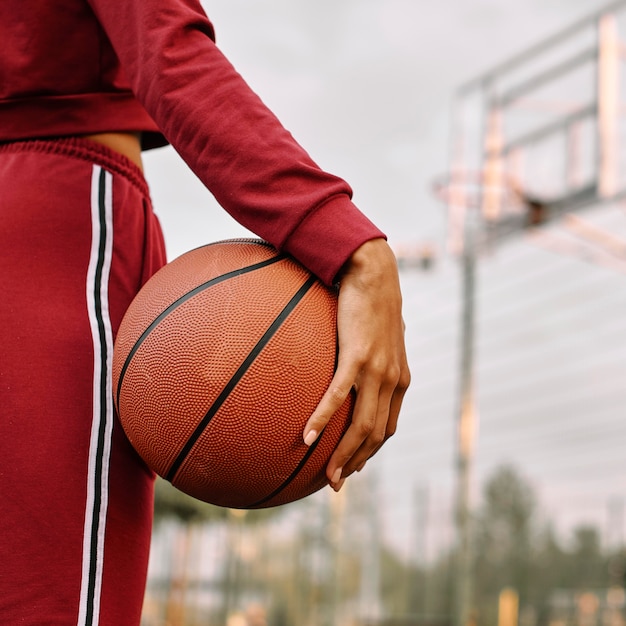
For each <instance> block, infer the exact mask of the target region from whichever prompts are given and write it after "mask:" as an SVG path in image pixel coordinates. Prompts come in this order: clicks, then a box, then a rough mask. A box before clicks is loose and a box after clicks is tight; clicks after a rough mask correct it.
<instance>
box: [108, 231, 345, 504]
mask: <svg viewBox="0 0 626 626" xmlns="http://www.w3.org/2000/svg"><path fill="white" fill-rule="evenodd" d="M336 312H337V293H336V291H335V290H333V289H330V288H328V287H326V286H325V285H324V284H323V283H321V282H320V281H319V280H318V279H317V278H316V277H315V276H313V275H312V274H311V273H310V272H308V270H306V269H305V268H303V267H302V266H301V265H300V264H299V263H297V262H296V261H295V260H293V259H292V258H291V257H289V256H286V255H283V254H279V253H278V252H277V251H276V249H275V248H273V247H272V246H271V245H269V244H268V243H266V242H264V241H262V240H258V239H240V240H229V241H221V242H216V243H212V244H209V245H206V246H203V247H201V248H197V249H195V250H192V251H190V252H187V253H186V254H183V255H182V256H180V257H178V258H177V259H175V260H174V261H172V262H170V263H168V264H167V265H166V266H165V267H163V268H162V269H161V270H159V271H158V272H157V273H156V274H155V275H154V276H153V277H152V278H151V279H150V280H149V281H148V282H147V283H146V284H145V285H144V287H143V288H142V289H141V291H140V292H139V294H138V295H137V296H136V298H135V299H134V300H133V302H132V303H131V305H130V307H129V309H128V311H127V312H126V314H125V316H124V319H123V320H122V323H121V326H120V328H119V331H118V333H117V337H116V341H115V350H114V355H113V393H114V400H115V407H116V409H117V412H118V415H119V419H120V422H121V424H122V426H123V428H124V430H125V432H126V435H127V437H128V439H129V440H130V442H131V444H132V445H133V446H134V448H135V450H136V451H137V452H138V454H139V455H140V456H141V457H142V459H143V460H144V461H145V463H146V464H147V465H148V466H149V467H150V468H151V469H152V470H153V471H154V472H156V473H157V474H158V475H159V476H161V477H163V478H165V479H166V480H168V481H169V482H171V483H172V484H173V485H174V486H175V487H177V488H178V489H180V490H181V491H183V492H185V493H187V494H189V495H191V496H193V497H195V498H197V499H199V500H202V501H204V502H209V503H211V504H216V505H219V506H225V507H229V508H265V507H272V506H277V505H281V504H286V503H288V502H292V501H294V500H298V499H300V498H303V497H306V496H308V495H310V494H312V493H313V492H315V491H318V490H319V489H321V488H322V487H324V486H325V485H326V484H327V483H328V481H327V478H326V475H325V468H326V465H327V463H328V460H329V459H330V456H331V454H332V452H333V451H334V449H335V448H336V446H337V443H338V442H339V440H340V438H341V437H342V435H343V434H344V432H345V431H346V429H347V427H348V425H349V423H350V419H351V415H352V409H353V402H354V399H353V397H352V395H350V396H349V397H348V399H347V400H346V402H345V403H344V404H343V406H342V407H341V408H340V410H339V411H337V413H336V414H335V415H334V416H333V418H332V419H331V420H330V422H329V423H328V425H327V426H326V428H325V429H324V431H323V432H322V433H321V434H320V436H319V437H318V439H317V440H316V441H315V442H314V443H313V444H312V445H311V446H307V445H306V444H305V443H304V442H303V440H302V433H303V430H304V426H305V424H306V422H307V420H308V418H309V417H310V416H311V414H312V412H313V410H314V409H315V407H316V406H317V404H318V403H319V401H320V399H321V398H322V395H323V394H324V392H325V391H326V389H327V387H328V385H329V383H330V380H331V379H332V376H333V374H334V370H335V366H336V360H337V326H336Z"/></svg>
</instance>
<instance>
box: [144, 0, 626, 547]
mask: <svg viewBox="0 0 626 626" xmlns="http://www.w3.org/2000/svg"><path fill="white" fill-rule="evenodd" d="M203 4H204V6H205V8H206V10H207V13H208V14H209V16H210V17H211V19H212V21H213V22H214V24H215V26H216V31H217V39H218V44H219V46H220V47H221V48H222V49H223V50H224V52H225V53H226V54H227V56H229V57H230V59H231V61H233V63H234V64H235V66H236V67H237V68H238V69H239V71H240V72H241V73H242V74H243V75H244V77H245V78H246V79H247V80H248V82H249V83H250V84H251V86H252V87H253V88H254V89H255V91H257V93H259V95H260V96H261V97H262V98H263V99H264V101H265V102H266V103H267V104H268V105H269V106H270V108H272V109H273V110H274V112H275V113H276V114H277V115H278V117H279V118H280V119H281V120H282V121H283V123H284V125H285V126H286V127H287V128H288V129H289V130H290V131H291V132H292V133H293V134H294V136H295V137H296V139H297V140H298V141H299V142H300V143H301V144H302V145H303V146H304V147H305V148H306V149H307V150H308V151H309V153H310V154H311V155H312V156H313V158H314V159H315V160H316V161H317V162H318V163H319V164H320V165H321V166H322V167H324V168H325V169H328V170H330V171H332V172H333V173H336V174H339V175H340V176H343V177H344V178H346V179H347V180H348V181H349V182H350V184H351V185H352V187H353V188H354V191H355V195H354V199H355V202H356V203H357V205H358V206H359V207H360V208H361V209H362V210H363V211H364V212H365V213H366V214H367V215H368V216H369V217H371V218H372V219H373V220H374V221H375V222H376V223H377V224H379V225H380V227H381V228H382V229H383V230H384V231H385V232H386V233H387V234H388V235H389V238H390V241H391V243H392V244H393V245H396V246H398V245H400V244H403V243H416V242H421V241H424V240H430V241H434V242H435V244H436V245H437V246H438V247H441V244H442V241H443V237H444V228H445V223H446V222H445V208H444V207H442V206H441V205H440V204H439V203H438V202H437V201H436V200H435V199H434V198H433V196H432V193H431V184H432V180H433V179H434V178H435V177H436V176H438V175H439V174H441V173H443V172H444V171H445V170H446V168H447V167H448V152H449V141H450V138H449V131H450V128H449V105H450V100H451V96H452V93H453V91H454V89H455V87H457V86H458V85H459V83H462V82H464V81H466V80H468V79H470V78H473V77H475V76H476V75H478V74H480V73H482V72H484V71H486V70H488V69H489V68H490V67H492V66H494V65H496V64H498V63H500V62H501V61H503V60H505V59H507V58H508V57H510V56H511V55H513V54H514V53H517V52H520V51H523V50H524V49H525V48H527V47H529V46H530V45H532V44H533V43H535V42H537V41H539V40H541V39H542V38H544V37H547V36H549V35H551V34H553V33H554V32H555V31H558V30H559V29H562V28H563V27H565V26H568V25H569V24H571V23H572V22H574V21H576V20H578V19H580V18H581V17H584V16H585V15H587V14H589V13H590V12H592V11H594V10H596V9H599V8H601V7H603V6H604V5H605V4H606V3H605V2H600V1H598V0H517V1H515V2H514V1H512V0H437V1H436V2H433V1H432V0H315V2H313V1H309V2H305V1H304V0H204V2H203ZM146 172H147V178H148V182H149V184H150V187H151V189H152V193H153V196H154V204H155V208H156V210H157V212H158V214H159V215H160V217H161V220H162V222H163V225H164V228H165V235H166V241H167V243H168V248H169V252H170V257H173V256H177V255H178V254H180V253H182V252H184V251H185V250H187V249H190V248H193V247H195V246H197V245H201V244H203V243H206V242H208V241H212V240H215V239H222V238H227V237H231V236H239V235H240V234H241V233H242V232H243V231H242V229H241V227H239V226H238V225H236V224H235V223H234V222H233V221H232V220H231V219H230V218H229V217H228V216H226V215H225V214H224V213H223V212H222V211H221V210H220V209H218V208H217V207H216V206H215V204H214V202H213V201H212V199H211V196H210V194H209V193H208V192H207V191H206V190H205V189H204V188H203V187H202V186H201V185H200V183H198V182H197V181H196V179H195V178H194V177H193V175H192V174H190V173H189V172H188V170H187V169H186V167H185V166H184V165H183V164H182V163H181V162H180V161H179V160H178V158H177V157H176V155H175V153H174V152H173V150H171V149H169V148H166V149H161V150H157V151H153V152H152V153H150V154H148V155H147V156H146ZM597 216H598V217H597V219H599V220H604V221H605V223H606V224H607V225H608V226H609V227H610V228H611V229H612V230H613V231H614V232H617V233H622V234H623V235H624V236H626V214H624V212H623V210H622V209H621V208H619V207H617V208H615V209H613V210H607V211H603V212H598V213H597ZM625 278H626V277H625V276H624V274H619V273H618V272H617V271H614V270H611V269H607V268H599V267H597V266H595V265H593V264H590V263H585V262H584V261H581V260H576V259H570V258H565V257H561V256H559V255H557V254H555V253H554V252H545V251H541V250H539V249H537V248H535V247H531V246H530V245H529V244H527V243H524V242H519V241H517V242H512V243H511V244H510V245H508V246H507V247H506V248H504V249H502V250H499V251H497V252H493V253H492V254H490V255H489V256H488V258H485V259H483V260H482V261H481V270H480V275H479V285H480V288H479V294H478V297H479V303H478V306H479V320H478V326H479V328H478V330H479V344H478V364H477V369H478V386H479V405H480V406H479V413H480V417H481V427H480V436H479V440H478V448H477V460H476V471H475V484H476V488H478V485H479V484H480V482H481V480H482V479H483V478H484V476H485V475H486V474H488V473H489V471H491V470H492V469H493V467H495V466H496V465H497V464H498V463H500V462H502V461H506V460H509V459H510V460H513V461H514V462H516V463H517V464H518V466H520V467H521V468H522V471H523V472H524V473H525V474H526V475H527V476H528V477H529V479H530V480H532V481H533V483H534V484H535V485H536V487H537V489H538V492H539V494H540V496H541V498H542V499H543V500H544V504H545V506H546V510H547V511H548V512H549V514H550V515H551V516H553V517H556V518H557V519H556V521H557V522H558V523H559V524H561V525H562V526H563V527H568V525H571V524H573V523H578V522H581V521H586V520H591V521H594V522H595V523H599V524H602V523H604V521H605V519H606V503H607V500H608V499H609V498H611V497H613V496H615V495H622V494H623V495H626V481H625V472H624V470H623V467H622V466H623V463H621V458H623V452H622V450H623V445H622V444H623V443H626V429H624V428H622V429H620V419H619V418H620V416H622V417H623V414H624V409H622V408H620V407H623V406H626V391H624V385H623V383H622V380H623V378H624V376H623V372H624V366H626V348H625V347H624V346H625V345H626V321H625V320H626V316H625V315H624V310H625V309H624V306H625V305H626V288H625V284H624V279H625ZM403 285H404V289H405V318H406V320H407V338H408V343H409V354H410V359H411V366H412V369H413V373H414V384H413V389H412V390H411V392H410V393H409V395H408V397H407V400H406V409H405V411H404V414H403V418H402V422H401V427H400V430H399V432H398V434H397V436H396V437H395V438H394V439H393V440H392V441H391V442H389V443H388V444H387V446H386V448H385V450H384V451H383V452H381V454H380V460H378V459H377V461H376V465H374V464H372V466H373V467H376V468H377V470H375V471H377V472H378V473H379V474H380V475H381V476H382V481H381V482H382V485H383V487H382V489H383V491H384V494H383V499H384V500H385V502H386V506H387V510H388V511H391V512H392V513H393V515H392V517H391V518H390V519H385V520H384V522H385V527H386V528H387V532H390V533H391V534H392V535H394V536H395V537H396V540H398V537H400V539H399V541H400V542H402V541H404V539H403V538H407V537H409V535H410V525H411V514H412V513H411V502H412V494H413V493H414V492H415V490H416V489H419V488H428V489H429V491H430V492H431V497H430V499H429V502H430V509H429V515H430V517H431V524H432V525H433V527H436V528H437V530H436V533H439V535H438V536H437V537H433V543H436V542H437V541H445V540H446V539H449V514H450V504H451V493H452V488H453V485H454V474H453V454H454V445H453V441H454V436H453V424H454V416H455V410H456V408H455V407H456V392H457V384H458V381H457V370H458V351H457V344H458V316H459V313H458V309H459V278H458V272H457V270H456V266H455V264H454V262H453V261H452V260H449V259H448V260H446V261H443V262H440V263H439V264H438V265H437V267H436V270H435V271H433V272H431V273H429V274H418V273H417V272H406V273H404V274H403ZM555 459H556V460H555ZM603 463H608V465H606V466H604V465H603ZM579 467H580V468H582V469H577V468H579ZM585 468H586V469H585ZM368 470H369V468H368ZM394 520H400V522H398V523H396V521H394ZM390 527H392V528H394V529H395V530H393V531H391V530H389V528H390ZM436 533H435V534H436ZM407 541H409V539H407Z"/></svg>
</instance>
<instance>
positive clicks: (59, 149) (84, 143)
mask: <svg viewBox="0 0 626 626" xmlns="http://www.w3.org/2000/svg"><path fill="white" fill-rule="evenodd" d="M17 152H38V153H42V154H58V155H60V156H65V157H70V158H74V159H80V160H83V161H87V162H89V163H93V164H95V165H100V166H101V167H103V168H104V169H106V170H108V171H110V172H111V173H112V174H118V175H120V176H123V177H124V178H126V179H128V180H129V181H130V182H131V183H132V184H133V185H135V186H136V187H137V188H138V189H139V191H140V192H141V193H142V194H143V195H144V196H146V197H148V196H149V188H148V183H147V182H146V179H145V178H144V175H143V172H142V171H141V169H140V168H139V167H138V166H137V165H135V163H133V162H132V161H131V160H130V159H129V158H127V157H125V156H124V155H123V154H119V153H118V152H115V150H111V149H110V148H108V147H107V146H103V145H102V144H99V143H97V142H95V141H91V140H89V139H84V138H82V137H59V138H54V139H27V140H23V141H10V142H6V143H0V154H3V153H17Z"/></svg>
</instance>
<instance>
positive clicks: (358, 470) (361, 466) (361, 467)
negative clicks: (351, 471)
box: [356, 461, 367, 472]
mask: <svg viewBox="0 0 626 626" xmlns="http://www.w3.org/2000/svg"><path fill="white" fill-rule="evenodd" d="M366 463H367V461H363V463H361V465H359V466H358V467H357V468H356V471H357V472H360V471H361V470H362V469H363V468H364V467H365V464H366Z"/></svg>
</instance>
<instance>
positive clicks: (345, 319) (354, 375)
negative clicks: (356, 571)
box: [304, 239, 411, 491]
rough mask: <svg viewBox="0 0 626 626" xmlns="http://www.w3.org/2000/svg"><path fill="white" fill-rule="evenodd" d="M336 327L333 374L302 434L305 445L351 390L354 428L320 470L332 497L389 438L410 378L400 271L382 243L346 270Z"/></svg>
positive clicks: (359, 254)
mask: <svg viewBox="0 0 626 626" xmlns="http://www.w3.org/2000/svg"><path fill="white" fill-rule="evenodd" d="M337 329H338V336H339V358H338V363H337V370H336V372H335V376H334V377H333V379H332V381H331V383H330V386H329V388H328V390H327V391H326V393H325V394H324V396H323V397H322V400H321V401H320V403H319V405H318V406H317V408H316V409H315V411H314V412H313V414H312V415H311V417H310V418H309V421H308V422H307V424H306V426H305V429H304V440H305V443H307V444H309V445H310V444H312V443H313V441H315V439H316V438H317V435H318V434H319V433H320V432H321V431H322V429H323V428H324V426H325V425H326V424H327V423H328V421H329V420H330V418H331V417H332V416H333V414H334V413H335V412H336V411H337V410H338V409H339V407H340V406H341V405H342V404H343V402H344V401H345V399H346V397H347V396H348V394H349V393H350V390H351V389H352V388H354V389H355V391H356V403H355V407H354V413H353V416H352V423H351V425H350V427H349V428H348V431H347V432H346V434H345V435H344V436H343V438H342V440H341V441H340V442H339V445H338V447H337V449H336V450H335V452H334V453H333V455H332V457H331V459H330V461H329V464H328V467H327V470H326V475H327V477H328V479H329V481H330V483H331V486H332V487H333V489H335V491H339V489H341V487H342V486H343V483H344V481H345V479H346V478H347V477H348V476H350V474H352V473H353V472H355V471H360V470H361V469H363V466H364V465H365V462H366V461H367V460H368V459H369V458H371V457H372V456H373V455H374V454H375V453H376V452H377V451H378V450H379V449H380V447H381V446H382V445H383V443H384V442H385V441H386V440H387V439H388V438H389V437H390V436H391V435H393V434H394V432H395V430H396V426H397V423H398V415H399V413H400V406H401V404H402V399H403V397H404V394H405V392H406V390H407V388H408V386H409V383H410V379H411V376H410V372H409V367H408V362H407V357H406V350H405V345H404V322H403V321H402V296H401V294H400V283H399V278H398V269H397V264H396V259H395V256H394V254H393V252H392V251H391V249H390V248H389V246H388V245H387V242H386V241H385V240H384V239H373V240H371V241H368V242H366V243H364V244H363V245H362V246H361V247H359V248H358V249H357V250H356V251H355V252H354V253H353V254H352V256H351V257H350V259H349V261H348V263H347V264H346V266H345V268H344V270H343V273H342V276H341V282H340V288H339V308H338V312H337Z"/></svg>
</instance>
